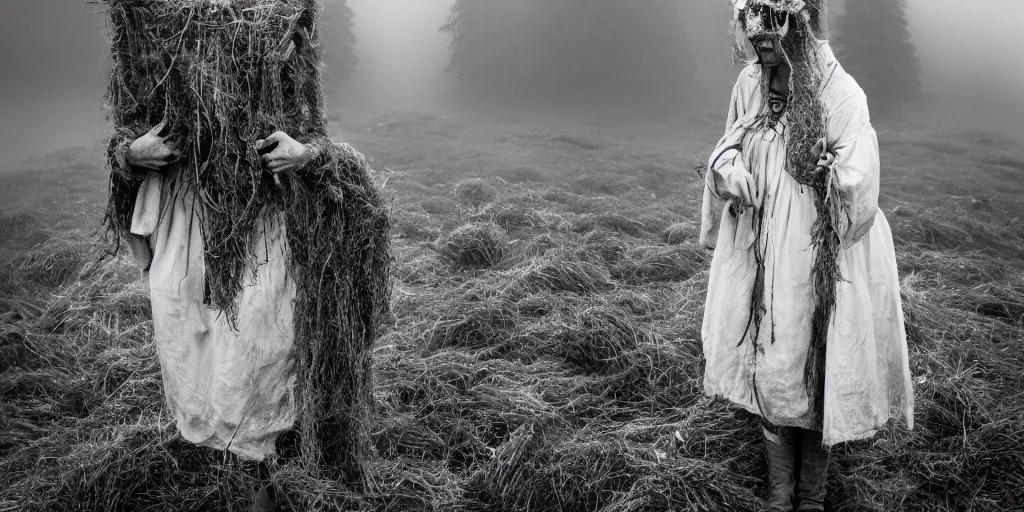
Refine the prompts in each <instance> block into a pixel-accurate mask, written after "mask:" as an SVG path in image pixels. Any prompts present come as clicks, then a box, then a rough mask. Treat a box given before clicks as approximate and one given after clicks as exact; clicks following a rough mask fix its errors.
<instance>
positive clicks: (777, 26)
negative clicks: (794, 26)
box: [741, 3, 790, 67]
mask: <svg viewBox="0 0 1024 512" xmlns="http://www.w3.org/2000/svg"><path fill="white" fill-rule="evenodd" d="M741 19H742V20H743V24H744V28H745V29H746V32H747V39H749V40H750V44H752V45H753V46H754V49H755V50H756V51H757V56H758V58H759V60H760V62H761V65H763V66H766V67H775V66H778V65H779V64H782V63H783V62H784V59H783V56H782V51H781V48H780V42H781V41H782V39H783V38H784V37H786V35H787V34H788V33H789V23H790V16H789V14H788V13H786V12H780V11H777V10H775V9H772V8H771V7H768V6H766V5H760V4H756V3H751V4H749V5H747V6H746V7H745V8H744V9H743V11H742V12H741Z"/></svg>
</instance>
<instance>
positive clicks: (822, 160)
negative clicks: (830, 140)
mask: <svg viewBox="0 0 1024 512" xmlns="http://www.w3.org/2000/svg"><path fill="white" fill-rule="evenodd" d="M814 152H815V153H816V154H817V155H819V156H818V163H817V166H818V170H819V171H821V170H822V169H823V168H824V169H831V168H832V166H833V165H835V163H836V155H835V154H834V153H832V152H831V151H829V150H828V146H827V145H826V143H825V138H824V137H822V138H820V139H818V142H816V143H815V144H814Z"/></svg>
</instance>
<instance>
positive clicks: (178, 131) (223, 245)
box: [103, 0, 391, 486]
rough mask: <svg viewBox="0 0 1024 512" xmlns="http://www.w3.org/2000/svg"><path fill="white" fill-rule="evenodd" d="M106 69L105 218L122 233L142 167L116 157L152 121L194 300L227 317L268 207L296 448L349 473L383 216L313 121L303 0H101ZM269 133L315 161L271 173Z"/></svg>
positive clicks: (350, 154)
mask: <svg viewBox="0 0 1024 512" xmlns="http://www.w3.org/2000/svg"><path fill="white" fill-rule="evenodd" d="M103 3H104V4H106V5H107V7H108V15H109V21H110V29H111V49H112V53H113V62H114V68H113V72H112V74H111V80H110V85H109V89H108V101H109V104H110V105H109V107H110V118H111V121H112V123H113V125H114V127H115V131H114V134H113V137H112V138H111V141H110V144H109V146H108V152H107V160H108V164H109V166H110V169H111V177H110V199H109V204H108V208H107V214H106V219H105V222H106V224H107V226H108V228H109V229H110V230H111V232H112V233H114V234H115V235H119V236H120V237H126V236H129V233H128V228H129V226H130V225H131V215H132V207H133V204H134V200H135V195H136V193H137V191H138V189H139V185H140V183H141V179H142V176H144V173H138V172H136V170H134V169H131V168H129V166H128V165H127V164H126V163H125V161H124V158H123V155H124V152H125V150H126V149H127V147H128V145H129V144H131V141H133V140H134V139H135V138H136V137H138V136H140V135H142V134H143V133H145V132H146V131H147V130H148V129H149V128H150V127H152V126H155V125H156V124H158V123H160V122H161V121H166V122H167V129H166V132H167V133H169V135H170V137H171V139H172V140H174V141H176V142H177V143H178V147H179V148H180V149H182V150H183V153H184V154H183V157H182V159H181V161H180V162H178V163H176V164H173V167H174V168H172V169H168V171H167V172H177V173H178V176H179V177H180V178H179V179H180V180H181V182H182V184H183V186H187V187H191V188H192V189H194V190H195V191H196V192H197V193H196V194H195V197H196V198H197V204H196V209H197V211H198V212H199V215H200V218H201V220H202V229H203V243H204V250H205V263H206V279H207V282H206V285H207V289H208V294H207V295H208V296H207V297H206V302H207V303H208V304H209V305H210V306H211V307H214V308H217V309H219V310H221V311H223V312H224V313H225V314H226V315H227V318H228V319H229V321H231V322H233V321H234V318H235V313H236V308H237V306H236V301H235V298H236V296H237V294H238V292H239V291H240V290H241V288H242V286H243V284H244V282H245V281H247V280H246V279H244V278H245V277H246V274H247V273H249V274H252V273H254V272H255V268H256V265H257V264H258V262H257V259H256V257H255V254H254V253H253V251H252V248H253V247H254V246H255V244H254V242H255V241H256V240H255V238H256V237H258V236H259V234H258V233H256V232H255V225H256V222H257V220H258V219H259V216H260V215H264V214H274V213H278V212H283V214H284V217H285V219H286V229H287V241H288V250H289V254H290V258H291V265H290V272H291V273H292V276H293V277H294V279H295V280H296V282H297V293H296V298H295V315H294V317H295V325H294V328H295V343H296V352H297V356H296V357H297V368H298V386H297V390H296V394H297V401H298V410H299V413H298V417H299V430H300V431H301V434H302V435H301V443H302V460H303V462H304V463H305V465H307V467H309V468H310V469H311V470H314V471H316V470H319V471H318V472H319V473H321V474H324V475H325V476H327V477H330V478H332V479H336V480H341V481H343V482H346V483H350V484H352V485H354V486H360V485H361V484H362V483H364V478H365V476H364V472H363V466H364V464H365V461H366V458H367V456H368V449H369V448H368V447H369V443H370V440H369V434H368V429H369V425H370V417H369V411H370V407H371V405H372V379H371V368H370V351H369V349H370V346H371V344H372V343H373V341H374V339H375V338H376V336H377V328H378V325H379V322H380V319H381V318H383V317H384V316H385V315H386V314H387V311H388V297H390V265H391V254H390V246H389V230H390V226H389V219H388V215H387V212H386V210H385V206H384V204H383V201H382V199H381V197H380V196H379V194H378V192H377V190H376V188H375V187H374V185H373V182H372V180H371V178H370V176H369V166H368V164H367V162H366V159H365V158H364V157H363V156H362V155H360V154H359V153H358V152H357V151H355V150H354V149H353V148H352V147H351V146H348V145H345V144H335V143H333V142H331V141H330V139H329V138H328V133H327V121H326V117H325V115H324V112H323V96H322V91H321V84H320V66H321V65H320V62H321V52H320V47H319V34H318V32H317V20H318V17H319V13H320V11H319V5H318V3H317V2H316V1H314V0H295V1H293V2H285V1H280V2H267V1H261V0H234V2H233V3H232V4H231V5H230V6H229V7H223V8H212V7H211V5H210V4H209V3H204V2H192V1H184V0H170V1H156V0H103ZM278 130H282V131H284V132H286V133H288V134H289V135H291V136H292V137H294V138H295V139H296V140H298V141H300V142H302V143H307V144H310V145H311V146H313V147H315V148H316V149H318V151H319V157H318V158H317V159H316V160H315V161H314V162H312V163H310V164H309V165H307V166H306V168H304V169H301V170H299V171H296V172H295V173H290V174H286V175H281V176H279V179H280V184H279V185H278V184H275V181H274V179H273V177H272V176H271V175H270V174H269V173H268V172H266V171H265V170H264V169H263V168H262V165H261V163H260V160H259V155H258V154H257V151H256V149H255V141H256V140H258V139H260V138H264V137H266V136H267V135H269V134H271V133H273V132H275V131H278Z"/></svg>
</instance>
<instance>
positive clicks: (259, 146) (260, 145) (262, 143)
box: [256, 139, 267, 151]
mask: <svg viewBox="0 0 1024 512" xmlns="http://www.w3.org/2000/svg"><path fill="white" fill-rule="evenodd" d="M266 145H267V141H266V140H265V139H260V140H258V141H256V151H259V150H261V149H263V148H264V147H265V146H266Z"/></svg>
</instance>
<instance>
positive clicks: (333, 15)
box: [320, 0, 358, 95]
mask: <svg viewBox="0 0 1024 512" xmlns="http://www.w3.org/2000/svg"><path fill="white" fill-rule="evenodd" d="M353 18H354V13H353V12H352V9H351V8H349V6H348V2H347V0H330V1H327V2H324V9H323V15H322V16H321V19H320V32H321V40H322V42H323V47H324V57H323V58H324V73H323V81H324V91H325V93H326V94H328V95H334V94H337V93H338V88H339V87H340V86H341V84H342V82H344V81H345V80H347V79H348V78H349V77H351V76H352V73H354V72H355V67H356V63H357V62H358V57H356V52H355V46H356V35H355V23H354V22H353Z"/></svg>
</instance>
